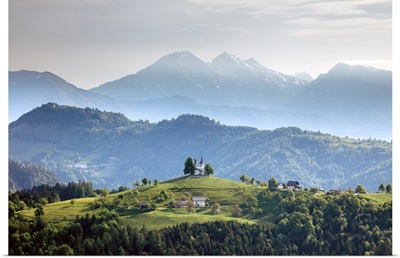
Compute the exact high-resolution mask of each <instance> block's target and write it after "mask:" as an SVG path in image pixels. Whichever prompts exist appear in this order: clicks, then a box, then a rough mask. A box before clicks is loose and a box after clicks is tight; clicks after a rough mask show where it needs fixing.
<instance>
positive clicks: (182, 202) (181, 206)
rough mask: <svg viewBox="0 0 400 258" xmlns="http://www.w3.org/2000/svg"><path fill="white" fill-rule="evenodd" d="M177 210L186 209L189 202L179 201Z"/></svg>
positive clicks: (176, 204) (176, 206)
mask: <svg viewBox="0 0 400 258" xmlns="http://www.w3.org/2000/svg"><path fill="white" fill-rule="evenodd" d="M174 206H175V208H186V207H188V202H187V201H183V200H177V201H176V202H175V204H174Z"/></svg>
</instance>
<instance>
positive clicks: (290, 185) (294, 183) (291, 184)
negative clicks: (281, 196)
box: [286, 181, 303, 191]
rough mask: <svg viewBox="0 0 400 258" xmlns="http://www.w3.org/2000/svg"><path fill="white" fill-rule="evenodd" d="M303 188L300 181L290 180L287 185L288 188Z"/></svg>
mask: <svg viewBox="0 0 400 258" xmlns="http://www.w3.org/2000/svg"><path fill="white" fill-rule="evenodd" d="M301 188H303V187H302V186H301V185H300V184H299V182H298V181H288V182H287V185H286V189H287V190H294V191H299V190H301Z"/></svg>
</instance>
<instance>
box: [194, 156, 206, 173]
mask: <svg viewBox="0 0 400 258" xmlns="http://www.w3.org/2000/svg"><path fill="white" fill-rule="evenodd" d="M204 168H205V165H204V161H203V156H202V157H201V159H200V163H199V166H198V167H196V170H197V171H198V172H199V175H204Z"/></svg>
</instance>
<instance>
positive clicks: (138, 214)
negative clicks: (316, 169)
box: [20, 177, 392, 229]
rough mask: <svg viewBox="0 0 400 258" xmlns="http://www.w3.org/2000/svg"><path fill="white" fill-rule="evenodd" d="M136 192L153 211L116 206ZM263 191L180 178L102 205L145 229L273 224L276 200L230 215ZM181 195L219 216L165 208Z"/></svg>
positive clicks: (86, 208) (63, 205)
mask: <svg viewBox="0 0 400 258" xmlns="http://www.w3.org/2000/svg"><path fill="white" fill-rule="evenodd" d="M136 190H138V191H139V193H140V195H139V196H138V197H137V199H138V200H139V201H147V199H148V196H150V198H151V200H152V202H153V203H156V204H157V206H158V209H157V210H154V211H141V210H139V209H138V208H137V207H133V206H132V207H129V208H128V207H127V206H124V205H119V206H115V205H113V204H112V203H113V200H115V199H117V198H119V197H118V196H120V195H124V196H125V199H129V196H130V195H132V193H133V192H134V191H136ZM162 190H165V191H166V192H167V193H168V195H170V198H169V199H167V200H165V201H163V202H157V196H158V195H159V193H160V192H161V191H162ZM263 191H265V188H263V187H257V186H253V185H246V184H243V183H239V182H234V181H231V180H227V179H222V178H216V177H205V178H199V177H197V178H190V177H180V178H175V179H172V180H168V181H164V182H160V183H159V184H158V185H157V186H154V185H151V186H144V187H139V188H138V189H130V190H127V191H124V192H120V193H115V194H111V195H109V196H108V197H107V199H108V201H109V204H108V205H105V207H107V208H108V209H109V210H116V211H117V212H118V213H119V214H120V223H121V224H122V225H128V224H130V225H132V226H136V227H142V226H143V225H146V228H148V229H158V228H162V227H167V226H173V225H176V224H179V223H182V222H189V223H194V222H206V221H214V220H237V221H239V222H245V223H272V222H273V220H274V218H275V216H276V212H277V207H278V205H279V200H278V199H276V198H275V199H272V200H269V201H264V202H260V203H259V206H260V207H261V208H262V209H263V212H262V214H260V215H257V216H256V217H249V216H248V215H245V216H242V217H241V218H236V217H233V216H232V215H231V211H230V209H231V206H232V205H236V204H238V205H241V204H244V203H245V202H246V201H247V199H248V198H249V197H250V196H257V195H258V194H260V193H261V192H263ZM183 192H188V193H191V194H192V195H193V196H206V197H207V198H209V200H210V204H211V205H212V204H213V203H214V202H218V203H220V204H221V205H222V208H221V213H219V214H216V215H214V214H212V212H211V208H208V209H204V208H198V209H197V210H196V213H190V214H189V213H188V212H187V210H186V209H185V208H181V209H172V210H171V209H168V208H166V207H167V204H168V202H169V201H170V200H172V199H178V198H179V197H180V195H181V194H182V193H183ZM282 195H286V191H282ZM359 198H366V199H370V200H372V201H374V202H386V201H390V200H391V199H392V195H391V194H363V195H360V196H359ZM95 199H96V198H94V197H91V198H80V199H76V200H75V203H74V205H72V204H71V202H70V201H69V200H68V201H62V202H57V203H53V204H47V205H45V206H44V210H45V215H44V219H46V220H51V221H52V222H54V223H57V224H58V223H60V224H64V223H67V222H68V221H71V220H73V219H75V217H76V215H79V216H85V215H86V214H87V213H89V215H90V216H91V215H92V214H95V213H97V212H100V211H101V209H102V208H94V207H93V202H94V201H95ZM20 213H21V214H23V215H25V216H26V217H28V218H34V209H31V210H25V211H21V212H20Z"/></svg>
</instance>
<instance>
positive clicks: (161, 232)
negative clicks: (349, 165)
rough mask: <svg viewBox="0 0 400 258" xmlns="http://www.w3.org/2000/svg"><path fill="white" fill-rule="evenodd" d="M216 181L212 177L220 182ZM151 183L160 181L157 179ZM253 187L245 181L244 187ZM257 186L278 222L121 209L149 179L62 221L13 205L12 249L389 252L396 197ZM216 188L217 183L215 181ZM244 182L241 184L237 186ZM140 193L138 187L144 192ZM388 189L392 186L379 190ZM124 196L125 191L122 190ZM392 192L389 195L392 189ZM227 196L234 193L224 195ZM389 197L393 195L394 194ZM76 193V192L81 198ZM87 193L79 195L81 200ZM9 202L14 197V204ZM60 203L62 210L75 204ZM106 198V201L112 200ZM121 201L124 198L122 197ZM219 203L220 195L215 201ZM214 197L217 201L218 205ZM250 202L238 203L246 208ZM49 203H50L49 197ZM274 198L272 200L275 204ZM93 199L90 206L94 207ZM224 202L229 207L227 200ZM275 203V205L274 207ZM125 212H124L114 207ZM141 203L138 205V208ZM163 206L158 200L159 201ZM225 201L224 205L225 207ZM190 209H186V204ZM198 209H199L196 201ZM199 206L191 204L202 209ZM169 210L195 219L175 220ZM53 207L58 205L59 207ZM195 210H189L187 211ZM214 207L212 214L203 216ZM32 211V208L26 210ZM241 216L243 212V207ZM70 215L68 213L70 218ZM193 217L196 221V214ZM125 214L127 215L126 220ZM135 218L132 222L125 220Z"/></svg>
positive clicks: (13, 251) (36, 251)
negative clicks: (157, 223) (154, 222)
mask: <svg viewBox="0 0 400 258" xmlns="http://www.w3.org/2000/svg"><path fill="white" fill-rule="evenodd" d="M216 186H217V185H214V187H216ZM151 188H157V186H152V187H151ZM245 188H246V189H250V187H248V186H244V187H243V188H242V189H241V190H244V189H245ZM251 188H254V189H258V190H259V191H260V193H261V194H259V195H257V197H254V196H253V197H252V198H253V199H254V200H255V202H256V203H257V206H258V207H265V206H266V205H268V204H267V203H271V202H272V203H274V209H273V211H271V210H269V211H268V212H269V213H271V215H273V217H274V218H275V219H273V222H272V223H265V222H262V221H261V220H257V217H250V218H253V219H255V222H256V223H254V222H253V223H250V222H249V223H246V222H245V223H243V222H238V221H235V220H232V219H231V218H232V217H234V216H236V215H234V213H233V212H232V215H225V216H226V217H228V218H230V219H231V220H229V221H227V220H225V219H223V220H221V218H220V217H219V216H218V215H216V213H214V212H212V211H211V208H197V212H198V213H196V215H193V216H190V214H187V213H186V214H185V215H183V214H182V213H181V212H180V211H177V210H176V211H175V209H174V211H172V209H168V210H171V211H168V210H167V209H163V211H157V210H154V209H151V211H141V210H140V211H139V210H137V211H136V212H134V211H131V210H129V211H128V210H127V209H122V208H120V205H119V204H117V202H116V200H121V198H122V199H126V198H127V197H128V195H129V193H134V192H138V191H140V192H142V193H146V191H147V190H149V189H150V188H149V187H144V188H141V189H138V190H135V189H132V190H129V191H127V192H124V193H121V194H118V195H115V196H113V197H108V198H107V197H104V196H106V195H104V196H103V197H101V198H103V203H104V206H103V207H101V206H100V208H96V204H88V205H89V207H87V206H85V209H84V210H83V211H82V212H85V215H79V214H76V215H74V214H72V217H73V219H72V220H71V221H69V222H64V223H57V220H55V219H54V218H55V217H56V215H55V214H54V215H53V214H48V213H51V212H52V211H53V212H54V210H53V209H54V208H50V207H49V208H46V206H47V205H45V208H43V206H41V205H39V206H38V208H37V209H35V217H34V218H33V219H28V218H27V217H25V216H24V215H23V213H21V212H17V213H15V210H14V209H13V208H12V205H11V206H9V207H11V208H10V211H13V212H12V213H11V212H10V219H9V254H11V255H13V254H14V255H16V254H25V255H26V254H29V255H51V254H53V255H54V254H55V255H68V254H69V255H112V254H114V255H115V254H119V255H162V254H163V255H391V254H392V202H391V201H389V202H373V201H371V200H368V199H367V198H366V197H365V198H364V197H361V196H356V195H353V194H352V193H344V194H339V195H330V194H321V193H314V192H312V191H301V192H297V193H294V192H293V191H286V190H285V191H281V190H272V191H270V190H269V189H268V188H264V187H254V186H253V187H251ZM215 189H217V188H215ZM239 189H240V188H239ZM139 195H140V194H139ZM378 195H386V194H383V193H382V194H378ZM121 196H122V197H121ZM390 196H391V195H390ZM226 198H227V199H226V201H229V196H226ZM390 198H391V197H390ZM77 201H78V200H77ZM84 201H85V200H82V201H80V202H81V203H82V202H84ZM10 203H11V202H9V205H10ZM74 203H75V200H71V202H70V204H69V203H68V204H66V203H64V204H62V206H58V207H63V209H64V210H65V211H64V214H65V213H67V212H68V215H70V214H69V213H70V211H69V210H70V208H72V207H73V206H74ZM107 203H108V204H107ZM119 203H120V202H119ZM214 205H215V202H214ZM214 205H213V208H212V209H214ZM248 205H249V204H248V202H246V203H242V204H240V207H242V208H243V212H244V213H246V215H244V216H248V214H247V213H248V211H246V212H245V210H247V209H248V208H246V207H247V206H248ZM48 206H51V205H50V204H48ZM269 206H270V205H269ZM90 207H91V208H90ZM225 208H226V207H225ZM270 208H271V207H270ZM117 209H118V211H120V212H121V213H123V214H124V215H120V214H119V213H118V212H117V211H116V210H117ZM135 209H137V208H135ZM156 209H157V208H156ZM223 209H224V208H221V210H223ZM184 210H186V209H184ZM195 210H196V209H195ZM195 210H193V212H196V211H195ZM160 212H162V213H164V215H161V217H159V220H161V221H162V222H161V223H163V222H164V221H165V224H164V225H161V227H159V228H158V229H151V230H150V229H148V227H149V226H151V224H149V223H148V221H147V222H146V221H145V220H144V219H143V218H146V217H152V216H155V215H154V214H156V213H160ZM167 212H171V213H173V212H175V216H174V217H183V218H186V220H188V221H189V220H190V221H191V222H183V223H176V224H174V225H173V226H169V224H168V217H167V215H166V214H167ZM54 213H55V212H54ZM189 213H190V212H189ZM205 213H211V214H214V215H207V216H211V218H213V217H214V218H215V219H210V220H209V221H208V222H199V221H201V218H202V217H203V216H205V215H204V214H205ZM25 214H26V213H25ZM238 216H239V217H240V216H242V215H238ZM66 217H67V216H66V215H64V220H66ZM191 218H192V219H194V221H193V220H192V219H191ZM124 221H125V222H124ZM127 221H128V222H129V223H127V224H126V222H127Z"/></svg>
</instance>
